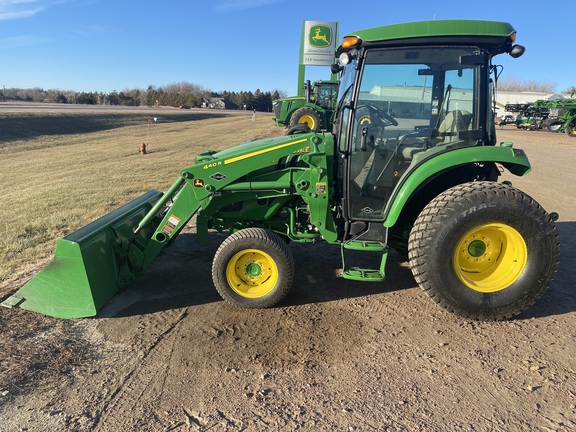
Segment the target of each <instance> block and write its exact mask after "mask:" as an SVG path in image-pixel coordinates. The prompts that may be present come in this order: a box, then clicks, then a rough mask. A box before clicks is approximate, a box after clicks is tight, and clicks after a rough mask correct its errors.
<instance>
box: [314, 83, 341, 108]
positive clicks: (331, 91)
mask: <svg viewBox="0 0 576 432" xmlns="http://www.w3.org/2000/svg"><path fill="white" fill-rule="evenodd" d="M337 97H338V82H336V81H316V82H315V83H314V85H313V86H312V100H314V103H315V104H316V105H318V106H320V107H322V108H325V109H330V110H332V109H334V107H335V105H336V100H337Z"/></svg>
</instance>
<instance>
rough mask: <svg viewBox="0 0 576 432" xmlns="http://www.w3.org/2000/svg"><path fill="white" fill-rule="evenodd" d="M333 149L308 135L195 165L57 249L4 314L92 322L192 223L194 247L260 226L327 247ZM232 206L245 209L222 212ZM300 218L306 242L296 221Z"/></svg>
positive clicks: (251, 145) (332, 236) (211, 156)
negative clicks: (211, 235) (195, 220)
mask: <svg viewBox="0 0 576 432" xmlns="http://www.w3.org/2000/svg"><path fill="white" fill-rule="evenodd" d="M332 149H333V140H332V136H331V135H329V134H327V135H324V134H316V133H310V134H302V135H293V136H282V137H276V138H270V139H264V140H260V141H255V142H248V143H244V144H241V145H239V146H236V147H233V148H231V149H229V150H224V151H220V152H214V151H210V152H206V153H203V154H201V155H198V156H197V157H196V160H195V164H193V165H191V166H189V167H187V168H185V169H183V170H182V172H181V173H180V176H179V178H178V179H177V180H176V181H175V182H174V183H173V184H172V186H171V187H170V188H169V189H168V190H167V191H166V193H164V194H161V193H160V192H157V191H150V192H147V193H146V194H144V195H142V196H141V197H139V198H137V199H135V200H133V201H131V202H130V203H128V204H126V205H124V206H122V207H120V208H119V209H117V210H115V211H113V212H112V213H110V214H108V215H105V216H103V217H102V218H100V219H98V220H97V221H95V222H92V223H91V224H89V225H86V226H85V227H83V228H80V229H79V230H78V231H75V232H74V233H72V234H70V235H68V236H66V237H65V238H63V239H60V240H58V242H57V246H56V253H55V256H54V259H53V261H52V262H51V263H50V264H49V265H48V266H47V267H46V268H44V269H43V270H41V271H40V272H39V273H38V274H37V275H36V276H35V277H33V278H32V279H31V280H30V281H28V282H27V283H26V284H25V285H24V286H23V287H22V288H21V289H20V290H19V291H18V292H16V293H15V294H14V295H13V296H11V297H9V298H8V299H7V300H6V301H4V302H3V303H2V305H3V306H8V307H20V308H23V309H28V310H33V311H36V312H40V313H43V314H45V315H51V316H55V317H60V318H80V317H87V316H93V315H96V314H97V312H98V310H99V309H101V308H102V307H103V306H104V305H105V304H106V302H107V301H108V300H109V299H110V298H111V297H112V296H113V295H114V294H116V293H117V292H118V291H120V290H121V289H123V288H125V287H126V286H127V285H129V284H130V283H132V282H133V281H134V280H135V279H136V278H138V277H139V276H141V275H142V273H144V271H145V270H146V269H147V268H148V267H149V266H150V264H151V263H152V262H153V261H154V259H155V258H156V257H157V256H158V254H159V253H160V252H161V251H162V250H163V249H164V248H165V247H166V246H168V245H170V244H171V243H172V242H173V241H174V239H175V238H176V237H177V236H178V234H179V233H180V232H181V231H182V229H183V228H184V227H185V226H186V224H187V223H188V222H189V221H190V219H191V218H192V217H194V216H195V215H198V216H199V221H200V222H199V224H198V236H199V238H200V240H202V239H206V238H207V231H208V229H209V228H215V229H218V230H220V231H226V230H228V231H234V230H237V229H239V228H240V227H242V226H248V225H250V226H258V225H260V226H262V227H266V228H267V229H271V230H275V231H277V232H278V233H280V234H283V235H285V236H286V237H287V238H290V239H292V240H297V241H330V242H334V241H336V239H337V232H336V228H335V223H334V220H333V217H332V212H331V211H330V201H331V200H330V196H329V195H330V192H329V191H330V190H331V188H330V187H328V186H329V185H330V182H331V181H332V180H331V175H332V170H331V169H328V167H329V166H331V164H332ZM295 202H297V203H300V205H297V204H293V203H295ZM234 203H245V204H246V205H245V206H244V207H245V208H244V209H243V210H242V211H240V212H234V211H226V207H227V206H228V207H229V206H230V204H234ZM289 203H290V204H291V205H290V206H289V205H288V204H289ZM303 208H305V211H306V214H307V216H306V217H307V218H309V221H308V220H307V222H309V223H308V224H307V228H306V231H305V232H304V231H303V230H302V229H301V228H298V227H297V225H298V224H297V221H296V218H297V216H296V213H297V212H298V211H302V209H303Z"/></svg>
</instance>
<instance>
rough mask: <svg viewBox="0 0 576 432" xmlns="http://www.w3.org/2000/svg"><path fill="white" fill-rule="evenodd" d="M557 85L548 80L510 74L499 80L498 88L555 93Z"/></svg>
mask: <svg viewBox="0 0 576 432" xmlns="http://www.w3.org/2000/svg"><path fill="white" fill-rule="evenodd" d="M557 85H558V84H557V83H555V82H552V81H548V80H542V81H536V80H520V79H518V78H515V77H509V76H506V77H502V78H500V79H499V80H498V89H500V90H507V91H514V92H542V93H554V92H555V91H556V86H557Z"/></svg>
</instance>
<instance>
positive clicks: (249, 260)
mask: <svg viewBox="0 0 576 432" xmlns="http://www.w3.org/2000/svg"><path fill="white" fill-rule="evenodd" d="M226 279H227V281H228V284H229V285H230V288H232V290H233V291H234V292H235V293H236V294H238V295H240V296H242V297H246V298H252V299H253V298H259V297H263V296H265V295H266V294H268V293H270V291H272V289H273V288H274V287H275V286H276V282H278V267H277V266H276V263H275V262H274V260H273V259H272V257H271V256H270V255H268V254H267V253H266V252H262V251H261V250H258V249H245V250H243V251H240V252H238V253H237V254H236V255H234V256H233V257H232V259H231V260H230V261H229V262H228V265H227V266H226Z"/></svg>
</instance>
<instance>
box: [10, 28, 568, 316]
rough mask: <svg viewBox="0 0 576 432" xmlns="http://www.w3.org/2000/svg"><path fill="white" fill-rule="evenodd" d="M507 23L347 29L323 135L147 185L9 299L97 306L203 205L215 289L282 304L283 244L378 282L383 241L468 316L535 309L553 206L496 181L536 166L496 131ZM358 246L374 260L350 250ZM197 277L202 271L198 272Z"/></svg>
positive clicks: (46, 307)
mask: <svg viewBox="0 0 576 432" xmlns="http://www.w3.org/2000/svg"><path fill="white" fill-rule="evenodd" d="M515 37H516V32H515V30H514V29H513V27H512V26H511V25H510V24H508V23H500V22H490V21H459V20H449V21H424V22H416V23H408V24H398V25H392V26H385V27H379V28H375V29H369V30H363V31H359V32H355V33H351V34H349V35H348V36H346V37H345V38H344V39H343V41H342V45H341V46H340V47H339V48H338V51H337V53H336V54H337V56H338V63H337V64H335V65H334V66H333V68H332V71H333V72H335V73H339V74H340V86H339V95H338V104H337V107H336V110H335V113H334V115H333V117H332V131H331V132H313V131H312V132H302V133H299V132H301V130H300V131H299V130H296V131H295V132H296V133H293V134H291V135H287V136H280V137H275V138H268V139H263V140H259V141H254V142H247V143H243V144H240V145H238V146H236V147H232V148H230V149H227V150H222V151H209V152H206V153H203V154H200V155H198V156H197V157H196V159H195V162H194V163H193V164H192V165H190V166H188V167H186V168H184V169H183V170H182V171H181V173H180V175H179V176H178V178H177V180H176V181H175V182H174V184H173V185H172V186H171V187H170V189H169V190H168V191H166V192H165V193H163V194H161V193H159V192H156V191H151V192H148V193H147V194H145V195H143V196H142V197H140V198H138V199H136V200H134V201H132V202H130V203H128V204H127V205H125V206H123V207H121V208H120V209H118V210H116V211H114V212H112V213H111V214H109V215H106V216H104V217H103V218H102V219H99V220H97V221H95V222H93V223H92V224H89V225H87V226H86V227H84V228H81V229H80V230H78V231H76V232H75V233H72V234H70V235H68V236H66V237H65V238H63V239H61V240H59V241H58V243H57V246H56V254H55V257H54V260H53V262H52V263H51V264H50V265H48V266H47V267H46V268H45V269H43V270H42V271H41V272H40V273H38V275H36V276H35V277H34V278H32V279H31V280H30V281H29V282H28V283H27V284H26V285H24V287H22V288H21V289H20V290H19V291H18V292H17V293H15V294H14V295H13V296H12V297H10V298H8V299H7V300H6V301H5V302H4V303H3V304H4V305H5V306H10V307H15V306H18V307H21V308H24V309H30V310H34V311H37V312H40V313H44V314H48V315H53V316H57V317H64V318H74V317H85V316H93V315H95V314H96V313H97V311H98V310H99V309H100V308H101V307H102V306H103V305H104V304H105V303H106V301H107V300H108V299H109V298H110V297H111V296H113V295H114V294H115V293H116V292H117V291H119V290H121V289H123V288H124V287H126V286H127V285H128V284H130V283H131V282H132V281H134V280H135V279H136V278H138V277H140V276H141V275H142V274H143V273H144V272H145V271H146V269H147V267H148V266H149V265H150V263H151V262H152V261H153V260H154V259H155V257H156V256H157V255H158V254H159V253H160V252H161V251H162V250H163V249H164V248H165V247H166V246H169V245H170V244H171V243H172V242H173V241H174V240H175V239H176V238H177V236H178V234H179V233H180V232H181V231H182V229H183V228H184V227H185V226H186V224H187V223H188V222H189V221H190V219H191V218H192V217H196V225H197V233H196V235H197V239H198V241H200V242H204V241H207V239H208V232H209V231H210V230H216V231H219V232H222V233H225V234H227V235H228V237H227V238H226V239H225V240H224V241H223V242H222V244H221V246H220V247H219V249H218V251H217V252H216V254H215V256H214V260H213V263H212V279H213V281H214V285H215V287H216V289H217V291H218V292H219V293H220V295H221V296H222V297H223V298H224V299H225V300H226V301H228V302H230V303H232V304H235V305H237V306H240V307H246V308H263V307H271V306H274V305H276V304H278V303H279V302H280V301H281V300H282V299H283V298H284V296H285V295H286V294H287V293H288V291H289V289H290V287H291V285H292V279H293V275H294V262H293V259H292V255H291V249H290V246H289V245H290V243H291V242H299V243H308V244H310V247H314V246H313V244H314V243H328V244H333V245H337V246H339V247H340V248H341V251H342V261H343V263H342V267H343V268H342V276H343V277H344V278H347V279H350V280H356V281H368V282H381V281H382V280H384V278H385V268H386V258H387V256H388V253H389V251H390V249H395V250H396V251H398V252H399V253H401V254H403V255H405V256H407V258H408V260H409V264H410V267H411V269H412V272H413V275H414V277H415V279H416V281H417V283H418V284H419V285H420V286H421V288H422V289H423V290H424V291H425V292H426V293H427V294H428V295H429V296H430V297H431V298H432V299H433V300H434V301H435V302H436V303H438V304H439V305H440V306H442V307H443V308H445V309H447V310H449V311H451V312H454V313H456V314H458V315H460V316H463V317H467V318H472V319H483V320H497V319H505V318H509V317H512V316H515V315H517V314H519V313H521V312H523V311H524V310H526V309H527V308H528V307H529V306H531V305H532V304H533V303H534V302H536V300H537V299H538V298H540V296H542V295H543V293H544V292H545V291H546V289H547V288H548V286H549V285H550V283H551V281H552V279H553V277H554V274H555V272H556V269H557V266H558V261H559V240H558V235H557V232H556V228H555V224H554V220H555V219H556V218H557V215H555V214H554V213H552V214H549V213H547V212H546V211H545V210H544V209H543V208H542V207H541V206H540V205H539V204H538V203H537V202H536V201H535V200H533V199H532V198H531V197H529V196H528V195H526V194H524V193H523V192H522V191H520V190H518V189H516V188H514V187H512V186H511V184H510V183H509V182H498V178H499V176H500V172H501V170H502V169H507V170H508V171H510V172H511V173H512V174H514V175H517V176H522V175H526V174H528V173H529V172H530V169H531V167H530V163H529V161H528V158H527V156H526V154H525V153H524V152H523V151H522V150H521V149H516V148H514V147H513V146H512V144H511V143H500V144H498V143H497V140H496V129H495V125H494V115H493V113H494V106H493V97H492V92H493V89H492V86H493V81H494V80H495V79H496V78H497V76H496V74H495V71H496V69H497V67H496V66H494V65H493V63H492V61H493V58H494V57H495V56H497V55H500V54H504V53H507V54H510V55H511V56H512V57H519V56H520V55H521V54H522V53H523V51H524V48H523V47H521V46H519V45H514V40H515ZM351 251H355V253H366V254H376V255H377V256H378V257H379V265H377V266H375V267H374V268H364V267H362V266H361V265H360V266H356V265H352V264H350V254H351ZM191 283H193V278H192V276H191Z"/></svg>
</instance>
